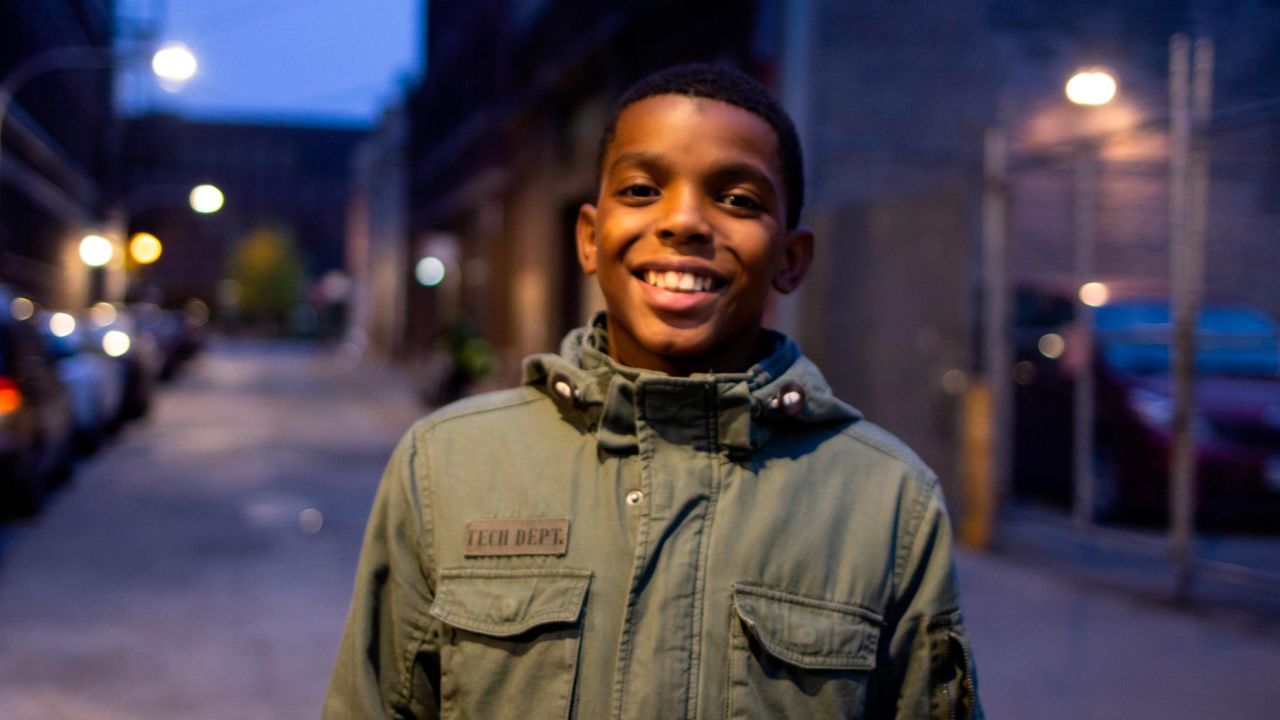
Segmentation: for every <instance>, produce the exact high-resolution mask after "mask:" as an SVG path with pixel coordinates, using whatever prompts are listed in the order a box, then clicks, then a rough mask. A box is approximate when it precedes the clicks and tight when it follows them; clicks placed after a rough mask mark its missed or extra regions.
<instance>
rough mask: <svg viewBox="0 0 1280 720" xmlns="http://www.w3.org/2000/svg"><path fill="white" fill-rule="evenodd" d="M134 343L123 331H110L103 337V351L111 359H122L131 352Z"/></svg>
mask: <svg viewBox="0 0 1280 720" xmlns="http://www.w3.org/2000/svg"><path fill="white" fill-rule="evenodd" d="M132 345H133V341H132V340H130V339H129V334H128V333H126V332H124V331H123V330H110V331H108V332H107V334H106V335H103V336H102V351H103V352H104V353H106V354H108V355H110V356H111V357H120V356H121V355H124V354H125V353H127V352H129V348H130V347H131V346H132Z"/></svg>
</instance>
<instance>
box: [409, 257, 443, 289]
mask: <svg viewBox="0 0 1280 720" xmlns="http://www.w3.org/2000/svg"><path fill="white" fill-rule="evenodd" d="M413 275H414V277H416V278H417V279H418V282H419V283H420V284H422V285H423V286H425V287H435V286H436V285H439V284H440V283H441V282H442V281H443V280H444V262H443V261H441V260H440V258H438V257H432V256H430V255H428V256H427V257H424V258H422V259H421V260H419V261H418V265H417V267H415V268H414V269H413Z"/></svg>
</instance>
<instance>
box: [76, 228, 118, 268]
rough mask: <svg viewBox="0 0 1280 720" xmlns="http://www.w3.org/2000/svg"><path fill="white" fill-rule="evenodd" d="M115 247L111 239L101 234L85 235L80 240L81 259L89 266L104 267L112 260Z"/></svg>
mask: <svg viewBox="0 0 1280 720" xmlns="http://www.w3.org/2000/svg"><path fill="white" fill-rule="evenodd" d="M114 254H115V249H114V248H112V247H111V241H110V240H108V239H106V238H104V237H102V236H101V235H85V236H84V239H83V240H81V241H80V259H81V260H83V261H84V264H85V265H88V266H89V267H102V266H103V265H106V264H107V263H109V262H111V256H112V255H114Z"/></svg>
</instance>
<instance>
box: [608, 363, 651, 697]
mask: <svg viewBox="0 0 1280 720" xmlns="http://www.w3.org/2000/svg"><path fill="white" fill-rule="evenodd" d="M645 393H646V390H645V389H644V386H643V385H639V386H637V388H636V397H635V402H636V404H637V406H640V405H639V404H640V403H642V402H644V401H645V397H644V395H645ZM635 432H636V446H637V448H638V451H637V455H638V456H639V458H640V485H641V487H642V488H643V489H644V493H645V495H646V496H648V497H653V482H652V478H653V447H652V445H653V444H652V443H651V442H650V443H645V442H641V440H640V433H641V427H640V422H639V420H638V419H637V421H636V431H635ZM650 529H651V528H650V522H649V512H648V511H647V510H645V511H643V512H642V514H641V516H640V523H639V525H638V526H637V528H636V552H635V555H634V556H633V557H632V561H631V562H632V565H631V582H630V583H629V584H628V586H627V605H626V608H625V609H624V611H623V615H622V629H621V631H620V632H619V635H618V660H617V666H616V667H615V668H614V686H613V692H614V698H613V715H614V717H618V718H620V717H622V699H623V697H624V696H625V695H626V691H627V673H626V672H624V669H625V668H626V667H627V665H629V664H630V662H631V650H632V643H631V632H632V619H633V617H634V615H633V613H634V611H635V606H636V600H637V598H638V593H637V592H636V582H637V581H638V580H639V572H640V570H641V569H643V568H644V565H645V562H647V560H648V557H647V553H646V548H647V545H648V542H649V531H650Z"/></svg>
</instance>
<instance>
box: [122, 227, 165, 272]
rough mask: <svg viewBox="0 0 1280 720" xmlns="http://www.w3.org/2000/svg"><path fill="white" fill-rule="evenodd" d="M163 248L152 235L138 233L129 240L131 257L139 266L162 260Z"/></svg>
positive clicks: (158, 240)
mask: <svg viewBox="0 0 1280 720" xmlns="http://www.w3.org/2000/svg"><path fill="white" fill-rule="evenodd" d="M162 250H163V247H162V246H161V245H160V239H159V238H157V237H156V236H155V235H152V234H151V233H144V232H143V233H137V234H135V235H134V236H133V237H132V238H131V239H130V240H129V256H130V257H132V258H133V261H134V262H136V263H138V264H139V265H150V264H151V263H153V262H155V261H156V260H159V259H160V253H161V252H162Z"/></svg>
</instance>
